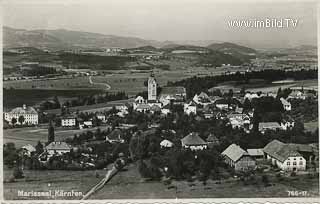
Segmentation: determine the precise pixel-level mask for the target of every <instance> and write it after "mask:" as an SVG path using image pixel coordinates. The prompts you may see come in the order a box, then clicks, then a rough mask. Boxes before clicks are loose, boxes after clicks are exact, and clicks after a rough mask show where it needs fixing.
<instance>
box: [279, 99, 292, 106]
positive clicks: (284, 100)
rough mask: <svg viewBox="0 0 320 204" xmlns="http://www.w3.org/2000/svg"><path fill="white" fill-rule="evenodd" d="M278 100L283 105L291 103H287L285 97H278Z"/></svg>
mask: <svg viewBox="0 0 320 204" xmlns="http://www.w3.org/2000/svg"><path fill="white" fill-rule="evenodd" d="M280 101H281V103H282V104H283V105H291V103H289V102H288V101H287V100H286V99H284V98H280Z"/></svg>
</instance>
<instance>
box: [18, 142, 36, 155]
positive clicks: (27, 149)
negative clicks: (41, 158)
mask: <svg viewBox="0 0 320 204" xmlns="http://www.w3.org/2000/svg"><path fill="white" fill-rule="evenodd" d="M21 150H22V152H23V154H24V155H27V156H31V154H32V153H33V152H35V151H36V148H34V147H33V146H32V145H31V144H27V145H24V146H23V147H21Z"/></svg>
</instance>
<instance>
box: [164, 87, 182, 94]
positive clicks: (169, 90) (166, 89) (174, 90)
mask: <svg viewBox="0 0 320 204" xmlns="http://www.w3.org/2000/svg"><path fill="white" fill-rule="evenodd" d="M183 94H186V88H184V87H183V86H166V87H163V88H162V90H161V95H183Z"/></svg>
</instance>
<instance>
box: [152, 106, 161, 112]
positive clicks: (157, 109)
mask: <svg viewBox="0 0 320 204" xmlns="http://www.w3.org/2000/svg"><path fill="white" fill-rule="evenodd" d="M150 109H151V110H153V111H161V108H160V107H159V106H157V105H153V106H151V108H150Z"/></svg>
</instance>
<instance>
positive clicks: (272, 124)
mask: <svg viewBox="0 0 320 204" xmlns="http://www.w3.org/2000/svg"><path fill="white" fill-rule="evenodd" d="M262 128H280V125H279V123H277V122H263V123H259V129H262Z"/></svg>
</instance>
